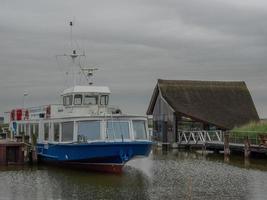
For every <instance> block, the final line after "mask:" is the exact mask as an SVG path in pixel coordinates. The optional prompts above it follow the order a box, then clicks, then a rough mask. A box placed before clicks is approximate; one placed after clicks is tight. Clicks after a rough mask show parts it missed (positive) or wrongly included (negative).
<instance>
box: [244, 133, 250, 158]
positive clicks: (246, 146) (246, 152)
mask: <svg viewBox="0 0 267 200" xmlns="http://www.w3.org/2000/svg"><path fill="white" fill-rule="evenodd" d="M244 157H245V159H248V158H249V157H250V142H249V139H248V136H246V137H245V138H244Z"/></svg>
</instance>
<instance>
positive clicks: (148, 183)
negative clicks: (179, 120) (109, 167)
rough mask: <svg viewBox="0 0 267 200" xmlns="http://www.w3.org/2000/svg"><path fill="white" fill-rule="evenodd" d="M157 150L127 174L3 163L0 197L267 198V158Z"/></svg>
mask: <svg viewBox="0 0 267 200" xmlns="http://www.w3.org/2000/svg"><path fill="white" fill-rule="evenodd" d="M230 158H231V159H230V161H229V163H225V162H224V159H223V156H222V155H216V154H211V155H205V156H203V155H202V154H200V153H197V152H186V151H171V152H167V153H166V152H162V151H161V150H154V152H153V154H151V155H150V156H149V158H145V159H138V160H133V161H131V162H130V163H129V164H127V166H125V168H124V172H123V174H120V175H114V174H102V173H93V172H87V171H81V170H71V169H66V168H58V167H51V166H38V167H36V166H35V167H29V166H23V167H18V166H8V167H1V168H0V199H21V200H23V199H27V200H30V199H267V159H266V160H263V159H257V160H250V163H248V162H244V160H243V158H242V157H240V156H231V157H230Z"/></svg>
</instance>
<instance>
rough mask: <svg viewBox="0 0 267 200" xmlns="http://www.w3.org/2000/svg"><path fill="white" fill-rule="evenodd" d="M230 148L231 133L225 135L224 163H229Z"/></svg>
mask: <svg viewBox="0 0 267 200" xmlns="http://www.w3.org/2000/svg"><path fill="white" fill-rule="evenodd" d="M229 155H230V146H229V132H228V131H227V132H225V133H224V161H226V162H229Z"/></svg>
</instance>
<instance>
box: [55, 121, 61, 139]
mask: <svg viewBox="0 0 267 200" xmlns="http://www.w3.org/2000/svg"><path fill="white" fill-rule="evenodd" d="M55 125H58V140H55ZM60 125H61V123H60V122H53V142H60Z"/></svg>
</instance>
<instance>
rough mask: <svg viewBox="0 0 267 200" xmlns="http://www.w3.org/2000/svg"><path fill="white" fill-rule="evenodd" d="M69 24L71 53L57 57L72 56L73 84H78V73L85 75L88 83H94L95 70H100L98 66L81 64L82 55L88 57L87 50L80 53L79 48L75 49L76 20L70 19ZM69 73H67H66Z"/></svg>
mask: <svg viewBox="0 0 267 200" xmlns="http://www.w3.org/2000/svg"><path fill="white" fill-rule="evenodd" d="M68 24H69V26H70V42H71V53H70V54H63V55H57V56H56V58H57V57H61V56H64V57H69V58H71V60H72V65H73V66H72V69H71V74H72V77H73V84H74V86H75V85H76V81H77V80H76V79H77V77H76V76H78V75H81V73H82V74H83V75H84V77H85V79H86V80H87V81H88V84H89V85H93V76H94V72H95V71H96V70H98V68H97V66H95V67H89V68H83V67H82V66H81V63H80V58H81V57H85V59H86V56H85V52H84V51H83V52H82V53H78V52H77V50H76V49H75V47H74V44H73V30H72V29H73V26H74V22H73V21H69V23H68ZM76 58H78V62H76ZM77 65H78V66H79V68H78V69H80V71H78V70H77ZM66 75H67V74H66ZM80 82H81V80H80Z"/></svg>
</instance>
